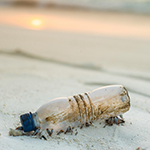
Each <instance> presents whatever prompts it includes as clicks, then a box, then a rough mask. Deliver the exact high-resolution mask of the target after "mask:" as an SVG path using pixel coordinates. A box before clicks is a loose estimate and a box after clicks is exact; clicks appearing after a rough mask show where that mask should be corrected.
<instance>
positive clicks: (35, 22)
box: [31, 19, 42, 27]
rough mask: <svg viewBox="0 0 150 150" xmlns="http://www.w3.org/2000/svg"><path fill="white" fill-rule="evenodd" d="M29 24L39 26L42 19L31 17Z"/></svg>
mask: <svg viewBox="0 0 150 150" xmlns="http://www.w3.org/2000/svg"><path fill="white" fill-rule="evenodd" d="M31 24H32V25H33V26H35V27H38V26H41V24H42V21H41V20H40V19H33V20H32V21H31Z"/></svg>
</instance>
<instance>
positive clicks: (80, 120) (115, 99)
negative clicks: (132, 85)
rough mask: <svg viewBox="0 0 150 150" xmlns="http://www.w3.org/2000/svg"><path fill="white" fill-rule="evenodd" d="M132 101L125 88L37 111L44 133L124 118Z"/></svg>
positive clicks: (97, 92)
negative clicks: (114, 118) (46, 130)
mask: <svg viewBox="0 0 150 150" xmlns="http://www.w3.org/2000/svg"><path fill="white" fill-rule="evenodd" d="M129 108H130V98H129V95H128V92H127V90H126V89H125V88H124V87H123V86H122V85H113V86H106V87H102V88H98V89H95V90H93V91H91V92H87V93H82V94H78V95H74V96H70V97H62V98H57V99H53V100H51V101H50V102H49V103H46V104H44V105H42V106H41V107H40V108H39V109H38V110H37V111H36V114H37V116H36V118H38V119H36V120H38V121H36V122H38V123H36V126H40V128H41V130H45V129H47V128H48V129H53V130H54V131H60V130H64V131H65V130H66V129H67V128H68V126H71V127H76V126H78V125H82V124H85V123H89V122H92V121H94V120H99V119H108V118H110V117H114V116H118V115H122V114H123V113H125V112H126V111H128V110H129Z"/></svg>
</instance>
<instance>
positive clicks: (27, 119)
mask: <svg viewBox="0 0 150 150" xmlns="http://www.w3.org/2000/svg"><path fill="white" fill-rule="evenodd" d="M20 121H21V124H22V127H23V130H24V132H29V131H33V130H35V129H36V127H35V123H34V120H33V117H32V113H31V112H30V113H26V114H23V115H21V116H20Z"/></svg>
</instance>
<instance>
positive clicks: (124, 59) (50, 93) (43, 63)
mask: <svg viewBox="0 0 150 150" xmlns="http://www.w3.org/2000/svg"><path fill="white" fill-rule="evenodd" d="M37 14H38V15H37ZM28 18H30V19H32V18H40V19H41V20H43V26H41V27H40V28H39V27H37V28H36V27H34V26H33V25H31V24H30V23H29V21H28V20H27V19H28ZM15 20H18V21H17V22H16V21H15ZM149 20H150V17H149V16H148V15H147V16H143V15H139V14H138V15H136V14H128V13H121V14H120V13H117V12H111V13H110V12H109V13H108V12H97V11H94V12H93V11H87V10H86V11H83V10H78V11H77V10H69V9H68V10H66V9H57V8H53V9H50V10H45V9H39V8H12V7H10V8H7V7H4V8H1V10H0V93H1V96H0V118H1V125H0V149H2V150H5V149H10V150H19V149H20V148H21V149H23V150H25V149H29V150H35V149H43V150H44V149H54V150H55V149H66V150H69V149H72V150H76V149H87V150H88V149H89V150H91V149H92V150H94V149H95V150H103V149H104V150H105V149H106V150H107V149H112V150H114V149H118V150H120V149H124V150H126V149H128V150H136V149H146V150H149V149H150V94H149V91H150V59H149V56H150V50H149V49H150V30H149V27H150V21H149ZM113 84H119V85H120V84H121V85H124V86H125V87H126V88H127V90H128V91H129V95H130V98H131V108H130V110H129V111H128V112H127V113H125V114H124V118H125V124H123V125H113V126H106V127H105V128H103V126H104V125H105V122H104V121H101V122H94V123H93V126H91V127H84V128H83V129H80V128H77V131H78V134H77V135H75V134H73V135H71V134H66V135H65V134H60V135H58V136H55V137H51V138H50V139H49V140H47V141H45V140H41V139H38V138H33V137H30V136H18V137H12V136H9V135H8V133H9V130H10V128H13V129H15V128H16V127H17V126H19V125H20V122H19V117H20V115H21V114H24V113H27V112H35V111H36V110H37V109H38V108H39V107H40V106H41V105H42V104H44V103H46V102H48V101H50V100H51V99H54V98H57V97H64V96H65V97H68V96H71V95H75V94H79V93H83V92H87V91H91V90H93V89H96V88H98V87H102V86H107V85H113Z"/></svg>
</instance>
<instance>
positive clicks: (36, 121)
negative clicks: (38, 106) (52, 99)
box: [32, 112, 40, 128]
mask: <svg viewBox="0 0 150 150" xmlns="http://www.w3.org/2000/svg"><path fill="white" fill-rule="evenodd" d="M32 117H33V121H34V124H35V127H36V128H39V127H40V121H39V117H38V115H37V112H35V113H33V114H32Z"/></svg>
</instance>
